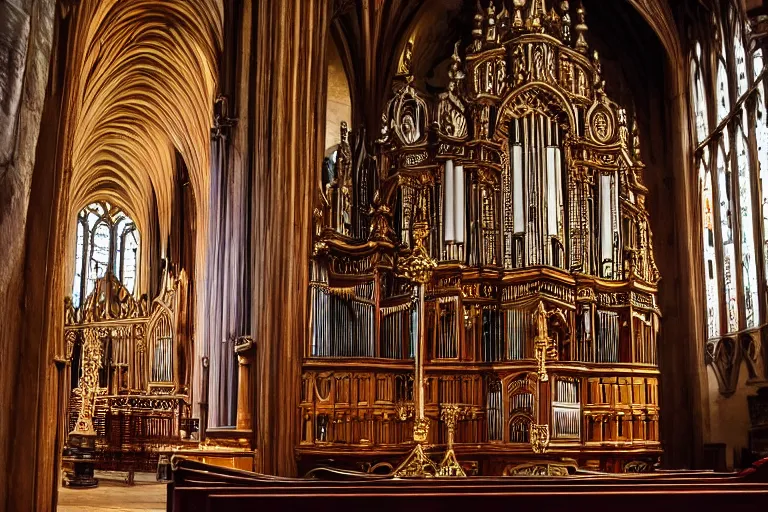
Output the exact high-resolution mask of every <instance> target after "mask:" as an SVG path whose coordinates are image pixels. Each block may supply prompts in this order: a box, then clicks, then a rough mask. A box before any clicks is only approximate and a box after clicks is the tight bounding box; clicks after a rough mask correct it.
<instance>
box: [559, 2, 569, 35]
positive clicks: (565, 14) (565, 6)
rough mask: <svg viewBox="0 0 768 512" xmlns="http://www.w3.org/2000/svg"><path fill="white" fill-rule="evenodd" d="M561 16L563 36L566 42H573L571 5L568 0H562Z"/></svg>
mask: <svg viewBox="0 0 768 512" xmlns="http://www.w3.org/2000/svg"><path fill="white" fill-rule="evenodd" d="M560 16H561V19H562V25H561V37H562V38H563V42H564V43H565V44H570V42H571V5H570V4H569V3H568V0H563V1H562V2H560Z"/></svg>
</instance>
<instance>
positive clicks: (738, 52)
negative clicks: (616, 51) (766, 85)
mask: <svg viewBox="0 0 768 512" xmlns="http://www.w3.org/2000/svg"><path fill="white" fill-rule="evenodd" d="M731 18H732V20H731V22H732V27H733V59H734V66H735V68H736V95H737V96H739V97H740V96H741V95H742V94H744V93H745V92H747V89H748V88H749V80H748V78H747V52H746V50H745V49H744V40H743V38H742V37H741V20H739V17H738V16H737V15H736V11H735V10H733V9H731Z"/></svg>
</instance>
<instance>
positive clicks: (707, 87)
mask: <svg viewBox="0 0 768 512" xmlns="http://www.w3.org/2000/svg"><path fill="white" fill-rule="evenodd" d="M712 5H716V6H718V8H720V9H721V14H722V15H721V16H715V17H714V22H715V25H716V30H714V31H713V30H712V29H711V27H712V23H713V18H711V17H709V15H707V17H706V19H701V20H699V21H698V22H697V23H698V24H699V27H700V29H701V30H699V31H698V32H696V31H692V33H698V34H700V35H701V37H699V38H698V39H696V40H692V41H690V49H691V50H690V56H691V57H690V59H691V61H690V80H691V83H690V101H691V116H692V118H693V119H692V122H691V124H692V125H693V127H694V132H695V135H694V139H695V146H696V147H695V158H696V169H697V173H698V179H699V186H700V189H699V190H700V199H701V215H702V217H701V219H702V235H703V236H702V242H703V254H702V256H703V270H704V289H705V294H706V311H707V335H708V337H709V338H718V337H720V336H725V335H730V334H733V333H736V332H740V331H744V330H749V329H755V328H758V327H759V326H760V325H763V324H765V322H766V316H765V309H766V308H765V304H766V291H767V290H768V287H767V286H766V284H767V283H766V276H768V119H766V117H767V116H766V110H767V108H766V102H765V83H764V75H765V73H764V62H763V52H762V50H761V49H760V48H758V47H755V46H754V42H751V41H750V39H749V37H748V36H749V28H748V26H747V24H746V23H745V21H744V20H745V17H744V15H743V13H742V12H741V11H740V10H739V7H738V5H737V3H736V2H732V1H730V0H719V1H718V0H715V1H713V2H712ZM718 20H726V22H725V23H724V24H723V25H719V24H718ZM750 44H751V45H752V46H750Z"/></svg>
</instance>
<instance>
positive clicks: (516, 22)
mask: <svg viewBox="0 0 768 512" xmlns="http://www.w3.org/2000/svg"><path fill="white" fill-rule="evenodd" d="M514 6H515V14H514V19H513V20H512V26H513V27H514V28H518V29H520V28H523V12H522V11H523V7H525V0H515V1H514Z"/></svg>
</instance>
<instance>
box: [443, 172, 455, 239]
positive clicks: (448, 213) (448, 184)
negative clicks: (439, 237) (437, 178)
mask: <svg viewBox="0 0 768 512" xmlns="http://www.w3.org/2000/svg"><path fill="white" fill-rule="evenodd" d="M454 179H455V174H454V169H453V160H446V161H445V169H444V172H443V183H444V184H445V200H444V201H443V204H444V206H445V210H444V215H443V226H444V228H443V229H444V236H445V241H446V242H453V241H455V240H456V231H455V224H454V206H455V191H454Z"/></svg>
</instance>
